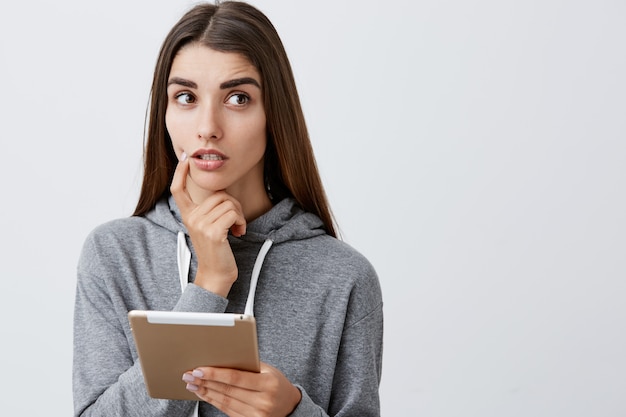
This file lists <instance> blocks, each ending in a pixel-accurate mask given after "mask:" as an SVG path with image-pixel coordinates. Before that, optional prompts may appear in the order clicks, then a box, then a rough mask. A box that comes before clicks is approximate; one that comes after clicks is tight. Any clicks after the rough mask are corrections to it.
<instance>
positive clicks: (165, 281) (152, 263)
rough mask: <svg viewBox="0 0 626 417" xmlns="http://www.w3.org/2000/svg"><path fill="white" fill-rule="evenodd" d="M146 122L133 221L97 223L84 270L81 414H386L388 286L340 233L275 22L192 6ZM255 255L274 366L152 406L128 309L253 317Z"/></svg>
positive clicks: (210, 371) (214, 379) (163, 54)
mask: <svg viewBox="0 0 626 417" xmlns="http://www.w3.org/2000/svg"><path fill="white" fill-rule="evenodd" d="M148 122H149V125H148V134H147V139H146V146H145V166H144V178H143V185H142V189H141V194H140V197H139V202H138V204H137V208H136V210H135V213H134V215H133V216H132V217H130V218H125V219H118V220H114V221H112V222H109V223H106V224H104V225H101V226H99V227H98V228H96V229H95V230H94V231H93V232H92V233H91V234H90V235H89V236H88V238H87V239H86V242H85V244H84V247H83V251H82V254H81V258H80V261H79V265H78V283H77V292H76V304H75V319H74V371H73V385H74V387H73V390H74V404H75V415H76V416H134V415H138V416H139V415H141V416H188V415H190V413H192V412H193V410H194V408H195V407H198V409H197V410H196V413H198V414H199V415H200V416H216V415H223V414H222V413H224V414H226V415H229V416H252V415H264V416H287V415H291V416H326V415H331V416H335V415H336V416H360V417H363V416H376V415H379V414H380V411H379V410H380V406H379V395H378V387H379V382H380V376H381V355H382V352H381V351H382V325H383V315H382V298H381V292H380V286H379V282H378V278H377V276H376V273H375V271H374V269H373V268H372V266H371V265H370V263H369V262H368V261H367V260H366V259H365V258H364V257H363V256H361V255H360V254H359V253H357V252H356V251H355V250H354V249H353V248H351V247H350V246H348V245H347V244H345V243H343V242H342V241H340V240H338V239H337V238H336V231H335V226H334V224H333V219H332V216H331V213H330V209H329V206H328V202H327V200H326V197H325V194H324V190H323V187H322V184H321V181H320V177H319V174H318V172H317V168H316V164H315V159H314V156H313V152H312V148H311V144H310V141H309V137H308V133H307V129H306V125H305V122H304V117H303V113H302V110H301V107H300V102H299V98H298V94H297V91H296V87H295V82H294V78H293V75H292V71H291V68H290V65H289V61H288V59H287V56H286V54H285V51H284V48H283V46H282V43H281V41H280V39H279V37H278V35H277V33H276V31H275V29H274V27H273V26H272V24H271V23H270V21H269V20H268V19H267V18H266V17H265V16H264V15H263V14H262V13H261V12H260V11H258V10H257V9H255V8H254V7H252V6H250V5H248V4H246V3H242V2H223V3H220V4H219V5H217V6H214V5H210V4H203V5H198V6H196V7H194V8H193V9H191V10H190V11H189V12H188V13H187V14H185V15H184V16H183V17H182V19H181V20H180V21H179V22H178V23H177V24H176V25H175V26H174V28H173V29H172V30H171V31H170V33H169V34H168V36H167V38H166V39H165V42H164V44H163V46H162V49H161V51H160V55H159V58H158V62H157V65H156V69H155V73H154V80H153V85H152V96H151V106H150V114H149V121H148ZM260 252H261V253H262V254H263V255H262V256H259V253H260ZM263 256H265V258H263ZM257 258H258V259H260V260H261V261H259V262H263V263H262V268H261V272H260V275H259V276H258V285H257V286H256V297H255V303H254V315H255V317H256V320H257V332H258V339H259V351H260V357H261V361H262V367H261V372H260V373H250V372H244V371H238V370H234V369H223V368H211V367H206V366H202V364H198V367H197V368H196V369H194V370H191V371H190V372H187V373H185V374H184V375H181V379H182V380H183V381H184V382H181V383H186V384H187V385H186V386H187V389H188V390H190V391H191V392H194V393H195V394H196V395H197V397H198V402H194V401H175V400H157V399H152V398H150V397H149V396H148V394H147V392H146V388H145V386H144V380H143V376H142V372H141V366H140V364H139V362H138V360H137V351H136V349H135V345H134V341H133V336H132V333H131V330H130V327H129V324H128V318H127V313H128V312H129V311H130V310H133V309H142V310H175V311H197V312H217V313H221V312H237V313H240V312H243V311H244V305H245V303H246V299H247V297H248V294H249V292H250V291H254V288H251V275H252V269H253V265H254V264H255V262H257ZM263 259H264V261H263ZM181 288H182V290H181ZM197 404H199V406H198V405H197Z"/></svg>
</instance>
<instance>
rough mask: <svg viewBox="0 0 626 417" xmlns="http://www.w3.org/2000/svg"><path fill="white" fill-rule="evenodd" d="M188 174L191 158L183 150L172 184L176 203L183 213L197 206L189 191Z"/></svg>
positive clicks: (171, 187)
mask: <svg viewBox="0 0 626 417" xmlns="http://www.w3.org/2000/svg"><path fill="white" fill-rule="evenodd" d="M188 174H189V158H187V154H186V153H184V152H183V154H182V156H181V159H180V160H179V161H178V165H176V169H175V170H174V176H173V177H172V184H171V185H170V192H171V193H172V197H174V201H176V205H177V206H178V208H179V209H180V212H181V214H186V213H187V212H188V211H190V210H191V209H192V208H194V207H195V203H194V202H193V200H192V199H191V196H190V195H189V192H188V191H187V175H188Z"/></svg>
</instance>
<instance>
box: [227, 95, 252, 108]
mask: <svg viewBox="0 0 626 417" xmlns="http://www.w3.org/2000/svg"><path fill="white" fill-rule="evenodd" d="M226 102H227V103H228V104H232V105H233V106H245V105H246V104H248V103H249V102H250V97H248V96H247V95H246V94H242V93H237V94H233V95H231V96H230V97H228V100H226Z"/></svg>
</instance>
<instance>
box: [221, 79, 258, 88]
mask: <svg viewBox="0 0 626 417" xmlns="http://www.w3.org/2000/svg"><path fill="white" fill-rule="evenodd" d="M242 84H252V85H255V86H257V87H258V88H261V86H260V85H259V83H258V81H257V80H255V79H254V78H250V77H243V78H236V79H234V80H229V81H224V82H223V83H221V84H220V88H221V89H222V90H226V89H228V88H233V87H237V86H240V85H242Z"/></svg>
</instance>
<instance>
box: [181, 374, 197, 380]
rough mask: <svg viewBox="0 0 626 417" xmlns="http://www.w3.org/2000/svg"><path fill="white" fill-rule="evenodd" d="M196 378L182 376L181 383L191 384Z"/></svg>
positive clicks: (186, 375) (187, 375)
mask: <svg viewBox="0 0 626 417" xmlns="http://www.w3.org/2000/svg"><path fill="white" fill-rule="evenodd" d="M195 379H196V378H194V377H193V376H191V375H189V374H183V381H185V382H193V381H194V380H195Z"/></svg>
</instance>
